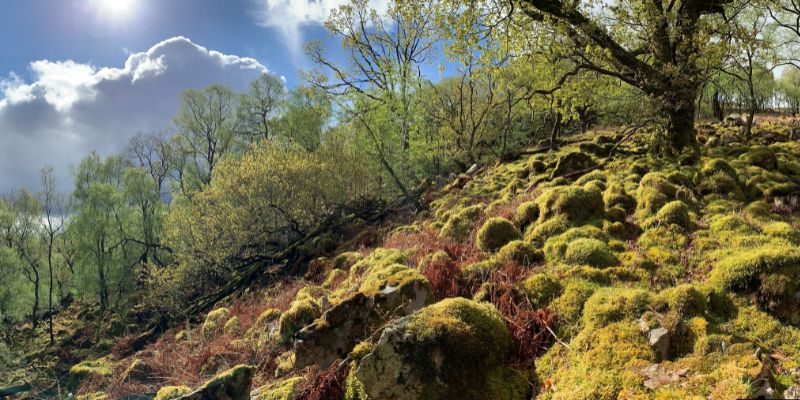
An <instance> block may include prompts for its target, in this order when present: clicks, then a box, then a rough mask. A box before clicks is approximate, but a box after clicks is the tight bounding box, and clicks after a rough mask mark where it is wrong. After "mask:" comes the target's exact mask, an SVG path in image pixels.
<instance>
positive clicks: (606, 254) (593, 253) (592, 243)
mask: <svg viewBox="0 0 800 400" xmlns="http://www.w3.org/2000/svg"><path fill="white" fill-rule="evenodd" d="M564 261H565V262H567V263H569V264H574V265H590V266H593V267H598V268H603V267H610V266H612V265H615V264H617V263H618V262H619V260H617V256H615V255H614V253H612V252H611V249H609V248H608V245H607V244H606V243H603V242H602V241H599V240H597V239H590V238H582V239H577V240H574V241H572V242H570V243H569V245H567V250H566V252H565V254H564Z"/></svg>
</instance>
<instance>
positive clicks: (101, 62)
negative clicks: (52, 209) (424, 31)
mask: <svg viewBox="0 0 800 400" xmlns="http://www.w3.org/2000/svg"><path fill="white" fill-rule="evenodd" d="M345 1H346V0H24V1H23V0H19V1H18V0H0V194H2V193H8V192H10V191H12V190H18V189H20V188H22V187H28V188H30V189H36V187H37V186H38V182H39V179H38V173H39V170H40V169H41V168H42V167H44V166H46V165H50V166H53V167H54V168H55V170H56V175H57V179H58V180H59V181H60V185H59V186H60V187H61V188H62V189H64V190H68V189H70V186H71V175H70V168H71V166H74V165H77V163H78V162H80V160H81V158H83V157H84V156H85V155H87V154H88V153H90V152H92V151H97V152H98V153H100V154H101V155H110V154H112V153H116V152H120V151H123V150H124V149H125V146H126V145H127V143H128V141H129V139H130V138H131V137H132V136H134V135H135V134H137V133H142V132H144V133H147V132H153V131H157V130H162V129H164V128H166V127H169V126H170V125H171V122H172V118H173V116H174V115H175V113H176V112H177V111H178V108H179V105H180V104H179V96H180V93H181V92H183V91H184V90H186V89H190V88H202V87H205V86H207V85H209V84H211V83H222V84H226V85H228V86H231V87H232V88H234V89H235V90H239V91H244V90H246V88H247V85H248V84H249V82H251V81H252V80H254V79H255V78H257V77H258V76H259V75H260V74H263V73H266V72H270V73H274V74H277V75H280V76H283V77H284V78H285V79H286V82H287V86H289V87H293V86H296V85H297V84H298V83H299V82H298V70H301V69H303V70H306V69H308V68H310V67H312V65H310V64H309V61H308V59H307V58H306V57H305V56H304V54H303V51H302V45H303V43H304V42H306V41H307V40H312V39H322V40H323V41H324V42H325V44H326V48H327V49H329V51H330V52H332V53H333V56H334V58H338V57H336V55H337V54H336V53H337V49H339V48H340V46H339V45H338V43H336V42H334V41H332V40H331V39H330V38H329V36H328V34H327V33H326V32H325V30H324V29H323V27H322V22H323V21H324V19H325V18H326V17H327V15H328V14H329V13H330V11H331V10H332V9H333V8H335V7H337V6H338V5H340V4H342V3H344V2H345ZM382 1H386V0H371V2H372V3H371V4H373V5H374V6H375V7H377V8H380V7H381V6H382V3H381V2H382Z"/></svg>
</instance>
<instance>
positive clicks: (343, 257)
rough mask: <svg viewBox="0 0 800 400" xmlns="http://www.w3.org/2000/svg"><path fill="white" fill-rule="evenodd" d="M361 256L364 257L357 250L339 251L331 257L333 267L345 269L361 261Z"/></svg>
mask: <svg viewBox="0 0 800 400" xmlns="http://www.w3.org/2000/svg"><path fill="white" fill-rule="evenodd" d="M362 258H364V256H363V255H361V253H359V252H357V251H350V252H346V253H341V254H339V255H337V256H336V257H334V258H333V268H335V269H338V270H342V271H347V270H349V269H350V267H352V266H353V265H354V264H355V263H357V262H359V261H361V259H362Z"/></svg>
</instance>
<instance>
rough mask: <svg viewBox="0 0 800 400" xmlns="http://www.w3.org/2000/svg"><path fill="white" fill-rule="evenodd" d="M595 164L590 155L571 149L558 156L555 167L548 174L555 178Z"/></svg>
mask: <svg viewBox="0 0 800 400" xmlns="http://www.w3.org/2000/svg"><path fill="white" fill-rule="evenodd" d="M596 165H597V163H596V162H595V161H594V159H593V158H592V156H590V155H588V154H586V153H582V152H580V151H573V152H571V153H567V154H564V155H563V156H561V157H559V158H558V162H557V163H556V168H555V169H554V170H553V172H552V174H550V177H551V178H555V177H558V176H563V175H565V174H568V173H571V172H575V171H582V170H585V169H588V168H592V167H594V166H596Z"/></svg>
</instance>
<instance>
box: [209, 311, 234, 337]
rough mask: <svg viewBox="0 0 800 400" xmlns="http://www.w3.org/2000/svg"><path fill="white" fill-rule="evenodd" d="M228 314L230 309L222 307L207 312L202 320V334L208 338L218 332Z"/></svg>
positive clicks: (226, 319) (228, 316) (229, 314)
mask: <svg viewBox="0 0 800 400" xmlns="http://www.w3.org/2000/svg"><path fill="white" fill-rule="evenodd" d="M230 316H231V311H230V310H228V309H227V308H224V307H222V308H218V309H216V310H213V311H211V312H209V313H208V315H206V320H205V322H203V336H205V337H206V338H210V337H212V336H214V335H216V334H217V333H219V332H220V331H221V330H222V329H223V327H224V325H225V322H227V321H228V319H229V318H230Z"/></svg>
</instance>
